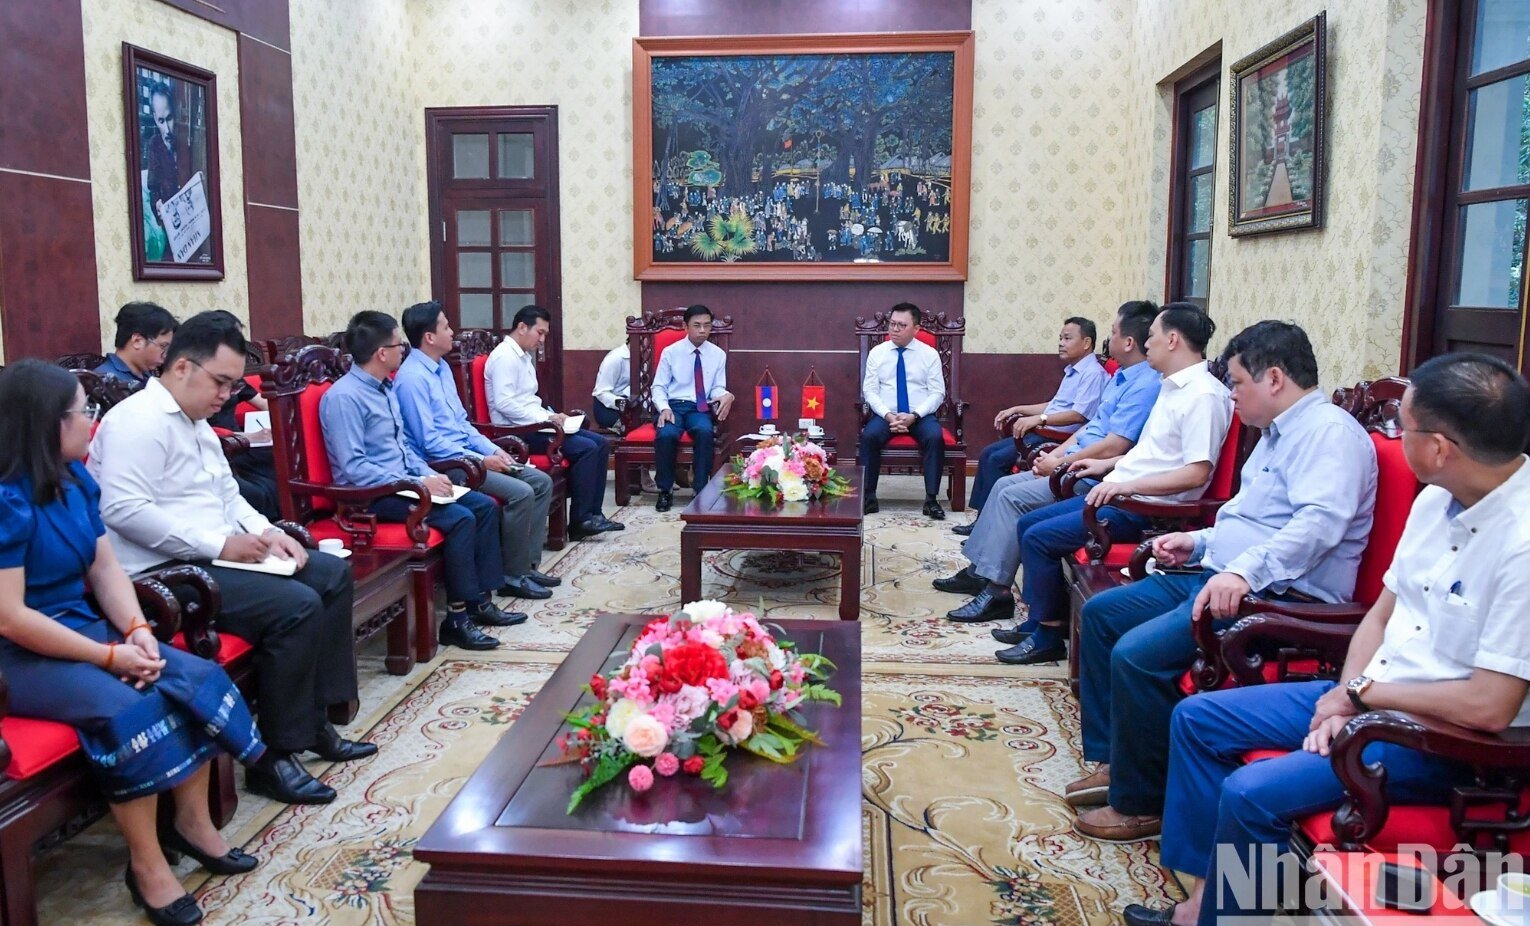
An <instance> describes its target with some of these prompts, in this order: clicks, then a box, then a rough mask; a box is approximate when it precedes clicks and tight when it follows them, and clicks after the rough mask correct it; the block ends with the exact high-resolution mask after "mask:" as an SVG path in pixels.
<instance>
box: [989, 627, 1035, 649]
mask: <svg viewBox="0 0 1530 926" xmlns="http://www.w3.org/2000/svg"><path fill="white" fill-rule="evenodd" d="M989 633H991V634H993V638H994V639H995V640H998V641H999V642H1000V643H1003V644H1004V645H1005V646H1014V645H1015V644H1016V643H1019V642H1020V641H1021V640H1024V639H1027V638H1028V637H1030V635H1031V632H1030V631H1029V630H1021V629H1020V625H1019V624H1016V625H1015V626H1013V627H995V628H994V629H992V630H990V631H989Z"/></svg>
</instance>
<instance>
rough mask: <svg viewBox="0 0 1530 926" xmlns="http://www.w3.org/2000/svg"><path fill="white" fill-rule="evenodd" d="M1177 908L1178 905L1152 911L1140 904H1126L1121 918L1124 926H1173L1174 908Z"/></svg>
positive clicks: (1150, 908)
mask: <svg viewBox="0 0 1530 926" xmlns="http://www.w3.org/2000/svg"><path fill="white" fill-rule="evenodd" d="M1177 906H1179V904H1175V905H1174V906H1173V907H1164V908H1163V909H1162V910H1154V909H1153V908H1152V907H1144V906H1143V905H1142V904H1140V903H1134V904H1127V905H1126V909H1125V910H1122V911H1121V918H1122V919H1123V920H1125V921H1126V926H1173V923H1174V907H1177Z"/></svg>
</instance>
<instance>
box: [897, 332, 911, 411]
mask: <svg viewBox="0 0 1530 926" xmlns="http://www.w3.org/2000/svg"><path fill="white" fill-rule="evenodd" d="M906 350H908V348H906V347H900V348H898V413H899V414H900V415H906V414H908V412H909V407H908V367H906V366H904V365H903V352H904V351H906Z"/></svg>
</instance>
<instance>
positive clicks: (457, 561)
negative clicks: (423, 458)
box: [371, 492, 505, 605]
mask: <svg viewBox="0 0 1530 926" xmlns="http://www.w3.org/2000/svg"><path fill="white" fill-rule="evenodd" d="M409 504H410V501H409V499H406V498H400V497H399V496H397V495H390V496H388V497H387V498H379V499H378V500H377V501H375V502H373V503H372V507H371V511H372V513H373V514H375V515H377V520H379V521H392V522H395V523H402V522H404V521H405V520H407V519H408V517H409ZM425 523H426V524H428V525H430V526H431V527H434V528H435V529H436V530H438V531H440V532H441V534H442V535H443V536H444V538H445V544H444V546H445V549H444V550H442V551H441V562H442V565H443V566H444V567H445V571H446V600H447V601H448V602H450V603H452V604H456V603H458V602H461V603H462V604H466V605H475V604H478V603H479V602H483V601H488V600H489V596H490V595H491V594H493V593H494V590H495V589H497V588H499V587H500V586H501V585H503V584H504V582H505V570H504V563H503V562H502V561H501V560H500V548H499V506H498V505H496V504H494V499H492V498H490V497H489V496H487V495H485V494H483V493H482V492H469V493H468V494H466V495H464V496H462V497H461V498H460V499H458V500H457V501H455V502H453V503H451V504H449V505H440V504H436V505H431V506H430V514H427V515H426V516H425Z"/></svg>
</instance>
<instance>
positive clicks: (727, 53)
mask: <svg viewBox="0 0 1530 926" xmlns="http://www.w3.org/2000/svg"><path fill="white" fill-rule="evenodd" d="M632 65H633V66H632V80H633V92H632V101H633V105H632V119H633V132H632V138H633V154H632V166H633V170H632V174H633V208H632V216H633V228H632V236H633V273H634V276H636V278H637V279H639V280H697V279H709V280H895V279H901V280H965V279H966V278H967V217H968V211H969V202H970V199H969V184H970V180H971V170H972V68H973V35H972V33H971V32H905V33H888V34H863V35H791V36H774V35H765V36H718V37H701V38H638V39H635V40H633V44H632Z"/></svg>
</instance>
